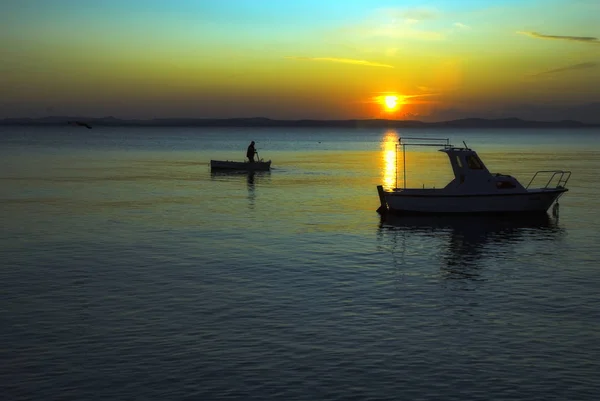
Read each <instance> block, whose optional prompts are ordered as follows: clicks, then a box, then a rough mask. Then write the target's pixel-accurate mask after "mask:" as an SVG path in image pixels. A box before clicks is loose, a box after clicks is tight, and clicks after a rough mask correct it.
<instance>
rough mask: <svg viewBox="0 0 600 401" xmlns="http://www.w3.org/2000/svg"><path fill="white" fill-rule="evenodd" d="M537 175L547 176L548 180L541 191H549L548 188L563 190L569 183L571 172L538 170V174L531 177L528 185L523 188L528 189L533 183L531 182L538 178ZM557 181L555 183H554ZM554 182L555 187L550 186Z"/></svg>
mask: <svg viewBox="0 0 600 401" xmlns="http://www.w3.org/2000/svg"><path fill="white" fill-rule="evenodd" d="M538 174H540V175H545V174H546V175H548V176H549V177H550V178H549V179H548V182H546V185H545V186H543V187H541V189H550V188H554V189H556V188H565V187H566V186H567V182H568V181H569V178H571V172H570V171H565V170H540V171H538V172H536V173H535V174H534V175H533V177H531V180H530V181H529V183H528V184H527V186H526V187H525V188H529V186H530V185H531V184H532V183H533V181H534V180H535V178H536V177H537V176H538ZM556 179H557V181H556ZM554 181H556V186H554V187H552V186H551V184H552V182H554Z"/></svg>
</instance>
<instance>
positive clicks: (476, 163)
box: [467, 155, 483, 170]
mask: <svg viewBox="0 0 600 401" xmlns="http://www.w3.org/2000/svg"><path fill="white" fill-rule="evenodd" d="M467 165H468V166H469V168H470V169H472V170H483V163H482V162H481V160H479V157H477V156H475V155H468V156H467Z"/></svg>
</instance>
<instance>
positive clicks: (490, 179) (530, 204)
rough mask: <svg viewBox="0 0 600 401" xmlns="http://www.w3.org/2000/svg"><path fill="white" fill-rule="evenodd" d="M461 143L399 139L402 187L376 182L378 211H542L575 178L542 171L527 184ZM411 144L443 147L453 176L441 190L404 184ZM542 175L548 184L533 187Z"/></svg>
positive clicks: (557, 171)
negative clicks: (489, 166) (496, 168)
mask: <svg viewBox="0 0 600 401" xmlns="http://www.w3.org/2000/svg"><path fill="white" fill-rule="evenodd" d="M463 144H464V147H456V146H453V145H451V144H450V141H449V139H447V138H445V139H439V138H400V140H399V141H398V144H397V145H396V152H397V153H398V152H399V149H400V148H402V153H403V161H404V186H403V188H393V189H384V188H383V186H382V185H379V186H377V191H378V193H379V199H380V203H381V207H380V208H379V209H378V211H379V212H380V213H385V212H388V211H389V212H392V213H397V214H438V213H442V214H446V213H447V214H454V213H463V214H465V213H466V214H475V213H538V212H547V210H548V209H549V208H550V206H552V204H553V203H554V202H555V201H558V198H560V196H561V195H563V194H564V193H565V192H567V191H568V189H567V188H566V184H567V182H568V181H569V178H570V177H571V172H570V171H564V170H542V171H538V172H536V173H535V174H534V175H533V177H532V178H531V180H530V181H529V183H528V184H527V185H523V184H521V183H520V182H519V181H518V180H517V179H516V178H515V177H512V176H510V175H506V174H500V173H491V172H490V171H489V170H488V169H487V167H486V166H485V164H484V163H483V162H482V161H481V159H480V157H479V156H478V155H477V152H475V151H474V150H472V149H471V148H469V147H468V146H467V144H466V143H465V142H463ZM407 146H436V147H439V148H440V149H439V151H440V152H443V153H445V154H446V155H447V156H448V158H449V160H450V165H451V167H452V171H453V173H454V179H453V180H452V181H450V182H449V183H448V184H447V185H446V186H445V187H443V188H438V189H436V188H425V187H423V188H406V147H407ZM396 160H397V159H396ZM396 177H397V174H396ZM536 179H537V181H536ZM541 180H543V182H545V185H544V186H540V187H532V188H530V186H531V184H532V183H533V182H534V181H535V182H540V181H541ZM396 186H397V185H396Z"/></svg>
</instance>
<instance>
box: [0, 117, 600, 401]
mask: <svg viewBox="0 0 600 401" xmlns="http://www.w3.org/2000/svg"><path fill="white" fill-rule="evenodd" d="M398 136H426V137H441V138H450V139H451V142H452V143H454V144H455V145H460V144H462V141H463V140H464V141H465V142H466V143H467V145H469V146H470V147H472V148H474V149H475V150H477V151H478V152H479V154H480V156H481V158H482V160H483V161H484V163H486V164H487V166H488V168H489V169H490V170H492V171H493V172H500V173H505V174H511V175H513V176H516V177H517V178H518V179H520V180H521V182H524V183H525V184H526V183H527V182H528V181H529V179H530V178H531V177H532V175H533V174H534V173H535V172H536V171H537V170H549V169H550V170H551V169H565V170H571V171H572V173H573V175H572V178H571V180H570V181H569V183H568V185H567V186H568V187H569V189H570V191H569V192H568V193H567V194H566V195H565V196H563V197H562V198H561V199H560V208H559V212H560V213H559V215H558V217H555V216H553V215H552V214H551V213H549V214H548V216H547V217H546V218H537V219H534V220H532V219H523V218H521V219H502V218H476V219H473V218H457V219H454V218H453V219H448V218H443V219H441V218H428V217H423V218H394V219H389V220H387V221H381V219H380V216H379V215H378V214H377V213H376V212H375V210H376V209H377V207H378V206H379V199H378V196H377V191H376V186H377V185H379V184H383V185H385V186H387V187H393V186H396V185H399V186H401V185H402V178H403V174H401V172H399V174H398V176H399V179H398V180H397V178H396V165H399V166H402V161H401V160H396V158H395V157H396V153H395V152H394V143H395V142H396V141H397V138H398ZM251 140H254V141H256V144H257V149H258V151H259V156H260V157H262V158H264V159H271V160H272V161H273V165H272V166H273V168H272V171H271V172H266V173H256V174H254V175H247V174H239V173H238V174H222V173H220V174H211V171H210V168H209V165H208V163H209V161H210V159H211V158H214V159H229V160H243V157H244V155H245V150H246V146H248V143H249V142H250V141H251ZM406 161H407V185H408V186H409V187H410V186H417V187H421V186H423V185H425V186H426V187H432V186H435V187H441V186H443V185H445V184H446V183H447V182H448V181H449V179H450V171H449V164H448V161H447V159H446V156H445V155H444V154H442V153H440V152H436V149H435V148H426V149H411V150H410V152H409V153H408V154H407V160H406ZM599 174H600V130H598V129H596V130H575V131H569V130H543V131H538V130H484V131H476V130H467V131H453V130H440V131H435V130H416V131H411V130H401V131H400V130H377V129H354V130H331V129H304V130H294V129H233V128H228V129H206V128H103V127H96V128H94V129H92V130H87V129H84V128H81V127H78V128H75V127H64V128H62V127H61V128H31V127H2V128H0V227H1V230H0V297H1V308H0V341H1V342H0V344H1V348H0V356H1V361H2V362H1V363H0V391H1V393H2V396H1V398H3V399H6V400H21V399H34V400H45V401H47V400H88V399H106V400H134V399H136V400H183V399H189V400H213V399H231V400H420V399H435V400H549V399H557V400H597V399H599V398H600V379H599V378H600V248H599V244H600V216H599V211H600V186H599V185H598V184H599V179H600V175H599Z"/></svg>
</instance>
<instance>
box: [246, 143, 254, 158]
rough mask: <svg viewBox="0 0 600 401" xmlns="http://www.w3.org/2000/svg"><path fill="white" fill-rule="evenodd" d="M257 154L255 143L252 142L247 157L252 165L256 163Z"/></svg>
mask: <svg viewBox="0 0 600 401" xmlns="http://www.w3.org/2000/svg"><path fill="white" fill-rule="evenodd" d="M255 154H256V149H255V148H254V141H252V142H250V146H248V150H247V151H246V157H247V158H248V160H249V161H250V163H254V155H255Z"/></svg>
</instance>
